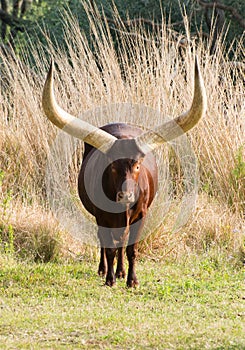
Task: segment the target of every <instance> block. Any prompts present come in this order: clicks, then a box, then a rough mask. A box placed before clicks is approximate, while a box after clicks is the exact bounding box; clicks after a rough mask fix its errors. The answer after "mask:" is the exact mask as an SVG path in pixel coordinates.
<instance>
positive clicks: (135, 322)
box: [0, 11, 245, 349]
mask: <svg viewBox="0 0 245 350" xmlns="http://www.w3.org/2000/svg"><path fill="white" fill-rule="evenodd" d="M64 16H65V17H64V23H65V25H64V36H65V38H66V41H65V44H62V45H59V44H58V43H53V42H51V40H49V35H48V34H47V33H43V36H44V37H45V38H46V41H47V42H48V46H44V45H43V43H42V42H39V41H38V40H37V41H36V42H30V45H29V46H28V50H27V49H26V48H25V50H23V51H22V50H20V52H19V53H18V55H15V54H14V53H13V52H9V53H7V54H6V52H4V51H1V57H0V60H1V92H0V101H1V104H0V124H1V128H0V290H1V293H0V344H1V345H0V347H1V346H2V348H3V349H6V348H7V349H25V348H26V349H32V348H52V349H53V348H57V349H60V348H66V349H67V348H103V349H104V348H108V349H110V348H118V349H121V348H125V349H133V348H135V349H141V348H142V349H145V348H149V349H150V348H154V349H158V348H159V349H188V348H190V349H191V348H193V349H243V348H245V339H244V334H245V328H244V324H245V322H244V317H245V308H244V298H245V290H244V281H243V278H244V276H243V273H244V272H243V265H244V210H245V209H244V204H245V146H244V142H245V139H244V135H245V117H244V116H245V104H244V66H243V65H242V62H243V61H244V46H243V38H241V39H240V40H239V41H236V42H234V45H231V46H230V48H229V50H228V52H227V50H225V48H224V47H223V44H222V42H221V41H220V42H219V41H217V42H218V48H217V50H216V51H215V53H214V54H212V55H210V54H209V53H208V49H207V48H208V45H209V43H207V42H202V41H201V40H199V41H198V43H195V42H194V40H193V39H192V38H191V36H190V33H189V27H188V22H187V21H186V24H185V25H186V29H185V30H186V32H185V35H186V37H187V38H188V43H187V45H185V46H184V47H182V48H181V55H180V46H179V44H180V43H179V41H178V40H177V41H176V38H175V34H174V35H173V33H172V32H171V31H170V30H169V28H168V27H167V25H166V23H164V21H163V23H162V27H161V28H160V29H159V31H158V33H154V35H152V34H151V33H149V32H148V31H147V30H145V29H144V28H143V26H141V25H140V24H136V25H135V27H134V28H131V31H128V29H127V28H125V27H124V24H123V22H122V21H121V20H120V17H118V16H116V17H115V19H114V20H115V23H117V28H118V30H117V35H116V38H115V37H112V35H111V32H110V29H109V25H108V23H107V22H106V21H105V20H104V19H101V20H98V17H97V16H95V15H94V14H93V13H91V11H87V16H88V22H89V26H90V37H89V40H88V39H87V38H86V37H85V35H84V34H83V33H82V32H81V30H80V28H79V25H78V23H77V21H76V19H74V18H73V17H72V16H71V14H70V13H67V14H66V15H64ZM115 40H116V45H115ZM115 46H116V49H115ZM231 52H232V54H233V57H240V58H241V60H240V61H239V64H238V63H237V62H234V60H233V61H229V60H228V56H229V54H230V53H231ZM195 54H197V55H198V57H199V61H200V65H201V70H202V74H203V77H204V82H205V86H206V90H207V97H208V111H207V114H206V116H205V118H203V120H202V121H201V122H200V123H199V124H198V126H197V127H196V128H195V129H194V130H192V131H191V132H190V133H189V135H188V139H189V141H190V143H191V146H192V149H193V150H194V152H195V154H196V157H197V160H198V164H199V177H200V180H199V190H198V192H199V193H198V194H199V196H198V200H197V204H196V208H195V210H194V211H193V212H192V214H191V216H190V217H189V220H188V222H187V223H186V224H185V225H183V226H181V228H180V229H179V230H178V231H177V232H173V225H174V223H175V219H176V215H177V213H178V210H179V207H180V203H181V200H182V198H183V194H184V175H183V169H182V168H181V163H180V161H179V159H178V157H177V156H176V155H175V154H174V152H173V150H172V149H171V147H170V146H168V145H166V146H164V147H162V148H161V149H160V150H159V151H158V153H157V155H158V157H160V158H161V159H162V161H163V163H164V165H165V166H166V167H167V171H166V170H164V171H166V174H167V180H166V181H168V183H171V186H172V190H171V196H168V197H167V202H168V211H166V212H164V217H163V219H162V220H161V222H162V223H161V225H159V226H157V227H155V228H154V231H153V232H152V234H151V235H150V236H149V237H148V238H147V239H146V240H145V241H144V242H141V245H140V256H139V263H138V275H139V279H140V282H141V286H140V287H139V289H137V290H128V289H126V287H125V282H124V281H119V282H118V285H117V286H116V287H115V288H112V289H110V288H106V287H103V286H102V285H103V281H102V280H100V278H99V277H97V276H96V271H97V265H96V264H97V263H98V249H97V248H96V247H94V246H90V245H85V244H81V243H80V242H79V241H76V240H75V239H74V237H73V236H72V235H70V234H69V232H67V231H65V230H62V228H61V227H60V226H59V225H58V222H57V220H56V219H55V217H54V215H53V213H52V212H51V211H50V207H49V203H48V201H47V191H46V184H45V175H46V164H47V157H48V152H49V149H50V147H51V145H52V142H53V140H54V139H55V137H56V135H57V130H56V129H55V127H53V126H52V125H51V124H50V122H49V121H47V119H46V117H45V116H44V114H43V112H42V108H41V94H42V88H43V84H44V80H45V75H46V73H47V70H48V66H49V63H50V57H53V59H54V61H55V63H56V75H55V90H56V96H57V99H58V101H59V103H60V105H62V107H63V108H64V109H65V110H67V111H69V112H70V113H71V114H74V115H78V116H79V115H81V114H82V112H83V111H88V110H91V109H93V108H95V107H97V108H98V107H101V106H106V105H111V104H117V103H123V102H124V103H128V102H130V103H137V104H140V105H146V106H148V107H150V108H152V109H154V110H156V111H160V114H162V115H163V116H164V117H170V116H171V117H172V116H176V115H178V114H180V113H181V112H183V110H186V109H187V108H188V106H189V105H190V102H191V99H192V91H193V63H194V56H195ZM160 114H157V115H156V118H155V119H153V118H148V119H147V120H142V119H141V118H140V115H139V116H134V115H131V116H130V118H129V119H130V120H128V119H127V117H126V116H125V120H127V121H129V122H133V123H135V124H138V125H143V126H144V127H145V128H150V127H152V126H154V125H156V124H159V123H160V122H161V120H159V119H157V118H158V116H159V115H160ZM85 118H87V120H88V121H89V122H91V123H92V124H95V125H102V124H105V123H107V122H112V120H111V119H110V118H109V117H108V116H106V115H100V116H99V117H98V114H92V115H91V113H87V114H85ZM108 119H109V120H108ZM82 151H83V145H82V143H81V144H79V145H78V148H77V151H76V153H75V154H74V156H73V160H72V164H71V166H70V173H69V186H70V187H69V188H70V190H71V193H72V194H73V196H74V197H75V196H76V194H75V191H76V177H77V173H78V169H79V165H80V162H81V154H82ZM163 194H164V195H163V201H162V206H163V208H165V207H166V197H165V194H166V195H168V191H167V192H166V193H163ZM164 198H165V200H164ZM74 200H76V199H74ZM155 215H156V220H158V219H159V215H161V211H160V212H159V211H157V212H156V213H155ZM82 230H83V228H81V232H82Z"/></svg>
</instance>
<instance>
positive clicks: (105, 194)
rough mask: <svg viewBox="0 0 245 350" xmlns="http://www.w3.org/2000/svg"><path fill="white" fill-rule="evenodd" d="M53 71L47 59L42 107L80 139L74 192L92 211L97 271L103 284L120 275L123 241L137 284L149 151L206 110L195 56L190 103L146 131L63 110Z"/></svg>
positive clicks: (150, 179) (152, 183) (151, 187)
mask: <svg viewBox="0 0 245 350" xmlns="http://www.w3.org/2000/svg"><path fill="white" fill-rule="evenodd" d="M53 70H54V68H53V63H52V64H51V67H50V70H49V72H48V75H47V78H46V82H45V86H44V90H43V99H42V104H43V109H44V112H45V114H46V116H47V117H48V118H49V119H50V121H51V122H52V123H54V124H55V125H56V126H57V127H59V128H60V129H63V130H64V131H66V132H67V133H69V134H70V135H72V136H75V137H77V138H79V139H82V140H83V141H84V142H85V152H84V156H83V162H82V166H81V170H80V174H79V178H78V191H79V196H80V199H81V201H82V203H83V205H84V207H85V208H86V209H87V210H88V211H89V212H90V213H91V214H92V215H94V216H95V218H96V221H97V225H98V238H99V241H100V244H101V258H100V263H99V270H98V272H99V274H100V275H102V276H104V275H105V276H106V285H108V286H112V285H113V284H114V283H115V279H116V277H118V278H120V277H125V275H126V273H125V268H124V247H125V246H126V255H127V258H128V265H129V267H128V275H127V286H129V287H134V286H137V285H138V280H137V277H136V273H135V259H136V255H137V245H138V242H139V240H140V236H141V231H142V228H143V225H144V220H145V217H146V214H147V209H148V207H149V206H150V204H151V203H152V201H153V199H154V196H155V193H156V190H157V165H156V161H155V159H154V156H153V153H152V151H153V150H154V149H156V148H157V147H159V146H160V145H162V144H163V143H164V142H167V141H170V140H173V139H174V138H176V137H178V136H179V135H181V134H183V133H185V132H187V131H188V130H190V129H191V128H192V127H194V125H195V124H197V122H198V121H199V119H200V118H201V117H202V116H203V115H204V113H205V110H206V93H205V88H204V84H203V79H202V76H201V73H200V69H199V64H198V61H197V58H196V60H195V80H194V97H193V101H192V105H191V108H190V109H189V110H188V111H187V112H185V113H183V114H181V115H180V116H177V117H175V118H174V119H172V120H170V121H168V122H165V123H164V124H162V125H160V126H158V127H156V128H155V129H154V130H152V131H147V132H143V131H142V130H141V129H140V128H137V127H134V126H131V125H128V124H125V123H114V124H108V125H105V126H103V127H101V128H97V127H95V126H92V125H91V124H89V123H87V122H85V121H83V120H81V119H79V118H76V117H74V116H72V115H70V114H68V113H67V112H65V111H64V110H63V109H62V108H61V107H59V106H58V104H57V102H56V100H55V96H54V92H53ZM142 122H143V121H142ZM117 251H118V262H117V269H116V273H114V267H113V262H114V259H115V255H116V252H117Z"/></svg>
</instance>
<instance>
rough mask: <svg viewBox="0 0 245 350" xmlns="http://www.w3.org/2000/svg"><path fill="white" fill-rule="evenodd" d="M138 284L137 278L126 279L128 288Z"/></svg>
mask: <svg viewBox="0 0 245 350" xmlns="http://www.w3.org/2000/svg"><path fill="white" fill-rule="evenodd" d="M138 286H139V282H138V280H137V279H135V280H127V287H128V288H137V287H138Z"/></svg>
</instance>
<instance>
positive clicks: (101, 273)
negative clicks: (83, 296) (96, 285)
mask: <svg viewBox="0 0 245 350" xmlns="http://www.w3.org/2000/svg"><path fill="white" fill-rule="evenodd" d="M106 273H107V271H106V269H100V268H99V270H98V275H99V276H100V277H105V276H106Z"/></svg>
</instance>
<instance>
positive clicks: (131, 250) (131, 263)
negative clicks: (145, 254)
mask: <svg viewBox="0 0 245 350" xmlns="http://www.w3.org/2000/svg"><path fill="white" fill-rule="evenodd" d="M126 253H127V258H128V277H127V286H128V287H137V286H138V285H139V282H138V279H137V276H136V272H135V260H136V257H137V254H138V244H137V243H135V244H132V245H129V246H127V248H126Z"/></svg>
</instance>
